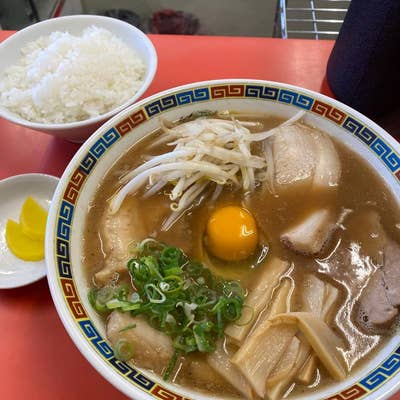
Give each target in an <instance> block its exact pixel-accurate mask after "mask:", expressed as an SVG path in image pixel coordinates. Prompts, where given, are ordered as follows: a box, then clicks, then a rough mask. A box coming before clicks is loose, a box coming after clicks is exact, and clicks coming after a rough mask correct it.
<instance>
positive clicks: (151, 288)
mask: <svg viewBox="0 0 400 400" xmlns="http://www.w3.org/2000/svg"><path fill="white" fill-rule="evenodd" d="M144 291H145V293H146V295H147V298H148V300H149V302H150V303H156V304H159V303H164V301H165V300H166V298H167V297H166V296H165V294H164V293H163V292H162V291H161V290H160V289H158V287H157V286H156V285H154V284H153V283H148V284H147V285H145V287H144Z"/></svg>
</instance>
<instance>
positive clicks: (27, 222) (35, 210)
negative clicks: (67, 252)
mask: <svg viewBox="0 0 400 400" xmlns="http://www.w3.org/2000/svg"><path fill="white" fill-rule="evenodd" d="M46 221H47V211H46V210H45V209H44V208H43V207H42V206H41V205H40V204H39V203H38V202H37V201H36V200H34V199H33V198H32V197H31V196H29V197H27V199H26V200H25V202H24V204H23V205H22V209H21V214H20V216H19V222H20V224H21V228H22V232H23V233H24V234H25V235H26V236H29V237H30V238H32V239H36V240H40V239H42V240H43V239H44V234H45V231H46Z"/></svg>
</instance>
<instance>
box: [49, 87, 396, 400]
mask: <svg viewBox="0 0 400 400" xmlns="http://www.w3.org/2000/svg"><path fill="white" fill-rule="evenodd" d="M226 98H248V99H261V100H265V101H272V102H279V103H282V104H286V105H290V106H295V107H297V108H299V109H303V110H307V111H309V112H311V113H314V114H317V115H319V116H321V117H322V118H326V119H327V120H329V121H330V122H332V123H334V124H336V125H338V126H340V127H342V128H343V130H344V132H348V134H350V135H353V136H354V137H356V138H357V139H358V140H360V141H361V142H363V143H364V144H365V145H366V146H368V147H369V149H370V150H371V151H372V152H373V153H374V154H375V155H376V156H377V157H378V158H379V159H380V160H381V161H382V163H383V164H384V165H385V166H386V167H387V168H388V169H389V171H391V173H392V174H393V176H395V177H396V179H397V180H398V181H399V182H400V156H399V154H397V153H396V152H395V150H394V149H393V148H391V146H390V145H389V144H388V143H387V142H385V141H384V140H383V139H382V138H381V137H380V136H379V135H378V134H377V133H376V132H374V131H373V130H371V128H369V127H367V126H365V125H364V124H363V123H362V122H361V121H360V120H358V119H357V118H356V117H355V116H354V115H350V114H347V113H346V112H344V111H343V110H340V109H338V108H336V107H334V106H332V105H330V104H328V103H325V102H323V101H321V100H317V99H314V98H313V97H312V96H310V95H308V94H307V95H306V94H305V93H301V92H300V91H299V92H297V91H294V90H289V89H282V88H279V87H274V86H273V85H264V84H261V83H260V84H258V83H252V84H248V85H246V84H240V83H234V84H227V85H221V84H216V85H212V86H204V87H197V88H195V89H186V90H183V91H181V92H176V93H173V94H168V95H165V96H164V97H159V98H158V99H156V100H152V101H151V102H148V103H147V104H144V105H143V106H142V107H141V108H140V109H136V110H135V111H134V112H133V113H132V114H130V115H128V116H127V117H126V118H125V119H123V120H122V121H119V122H118V123H117V124H116V125H115V126H114V127H112V128H110V129H109V130H108V131H107V132H105V133H104V134H103V135H102V136H101V137H100V138H99V139H97V141H96V142H95V143H94V144H93V145H92V146H91V147H90V150H89V151H88V152H87V153H86V154H84V155H83V156H82V158H81V160H80V162H79V165H78V166H77V168H76V170H75V171H74V172H73V173H72V175H71V177H70V179H69V181H68V183H67V185H66V186H65V190H64V193H63V196H62V200H61V203H60V206H59V210H58V215H57V220H56V228H57V229H56V238H55V257H56V265H57V273H58V278H59V282H60V288H61V290H62V293H63V296H64V300H65V304H66V305H67V307H68V309H69V310H70V313H71V315H72V317H73V319H74V320H75V322H76V324H77V326H78V327H79V329H80V331H81V332H82V334H83V335H84V336H85V337H86V339H87V340H88V342H89V343H91V345H92V346H93V348H94V349H95V350H96V352H97V353H98V354H99V355H100V356H101V357H102V358H103V359H104V360H105V361H106V362H108V363H109V365H110V366H111V367H112V368H113V369H114V370H115V371H117V372H118V373H119V374H120V375H122V376H124V377H125V378H126V379H127V380H128V381H130V382H131V383H132V384H134V385H135V386H137V387H138V388H140V389H141V390H143V391H145V392H147V393H149V394H150V395H152V396H153V397H154V398H158V399H161V400H188V399H186V398H183V397H182V396H180V395H178V394H176V393H174V392H171V391H170V390H168V389H166V388H165V387H163V386H161V385H160V384H159V383H156V382H154V381H153V380H151V379H150V378H148V377H147V376H145V375H143V374H142V373H140V372H139V371H137V370H136V369H134V368H133V367H131V366H130V365H128V364H127V363H125V362H122V361H119V360H117V359H116V358H115V356H114V352H113V350H112V348H111V347H110V345H109V344H108V343H107V341H106V339H104V338H103V337H102V336H101V335H100V334H99V332H98V330H97V329H96V328H95V326H94V324H93V323H92V321H91V320H90V319H88V317H87V315H88V314H87V312H86V310H85V308H84V306H83V304H82V302H81V300H80V298H79V294H78V292H77V290H76V286H75V283H74V278H73V273H72V269H71V258H70V236H71V230H72V224H73V217H74V208H75V204H76V202H77V199H78V197H79V193H80V191H81V190H82V188H83V187H84V185H85V183H86V181H87V177H88V176H89V175H90V173H91V171H92V170H93V168H94V167H95V165H96V163H97V161H98V160H99V159H100V158H101V157H102V156H103V155H104V154H106V153H107V151H108V150H109V149H110V148H111V147H112V146H113V144H114V143H116V142H117V141H118V140H119V139H120V138H121V137H122V136H124V135H126V134H128V133H129V132H131V131H132V130H133V129H134V128H135V127H137V126H138V125H139V124H141V123H143V122H145V121H146V120H148V119H150V118H153V117H155V116H158V115H159V114H160V113H162V112H164V111H166V110H170V109H172V108H175V107H183V106H186V105H190V104H193V103H198V102H204V104H205V108H207V105H206V104H207V101H208V100H213V99H226ZM399 370H400V347H399V348H397V350H396V351H394V352H393V353H392V354H391V355H390V356H389V357H388V358H387V359H386V360H385V361H384V362H383V363H382V364H381V365H379V366H377V367H376V368H375V369H374V370H373V371H371V372H369V373H368V374H367V375H366V376H365V377H364V378H363V379H361V380H360V381H359V382H357V383H355V384H353V385H352V386H351V387H349V388H347V389H345V390H343V391H342V392H340V393H337V394H335V395H333V396H331V397H329V398H328V399H326V400H356V399H362V398H364V397H365V396H367V395H369V394H371V393H372V392H374V391H375V390H377V389H378V388H379V387H381V386H382V385H383V384H384V383H385V382H387V381H388V380H389V379H391V378H393V377H394V376H395V375H396V374H397V373H398V372H399Z"/></svg>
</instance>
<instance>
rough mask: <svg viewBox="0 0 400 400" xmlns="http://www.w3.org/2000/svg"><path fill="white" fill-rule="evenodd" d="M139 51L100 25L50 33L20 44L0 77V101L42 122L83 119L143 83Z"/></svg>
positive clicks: (114, 103) (125, 97)
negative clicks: (17, 57) (75, 33)
mask: <svg viewBox="0 0 400 400" xmlns="http://www.w3.org/2000/svg"><path fill="white" fill-rule="evenodd" d="M144 75H145V65H144V63H143V61H142V60H141V59H140V57H139V56H138V54H137V53H136V52H135V51H134V50H133V49H132V48H130V47H129V46H127V45H126V44H125V43H124V42H123V41H122V40H120V39H119V38H117V37H116V36H114V35H113V34H112V33H111V32H109V31H107V30H106V29H103V28H98V27H95V26H92V27H90V28H87V29H85V30H84V31H83V33H82V35H81V36H73V35H71V34H70V33H67V32H53V33H52V34H50V35H49V36H43V37H40V38H39V39H37V40H35V41H33V42H30V43H29V44H28V45H27V46H26V47H25V48H23V49H22V57H21V59H20V60H19V61H18V63H17V64H16V65H14V66H12V67H10V68H8V69H7V70H6V71H5V73H4V75H3V76H2V77H1V79H0V104H1V105H2V106H4V107H6V108H8V109H9V110H10V111H12V112H14V113H16V114H18V115H19V116H21V117H22V118H24V119H26V120H28V121H32V122H41V123H65V122H72V121H82V120H85V119H88V118H92V117H96V116H98V115H101V114H104V113H106V112H108V111H110V110H111V109H113V108H115V107H117V106H118V105H120V104H122V103H124V102H125V101H126V100H128V99H129V98H130V97H131V96H133V95H134V94H135V93H136V92H137V91H138V89H139V88H140V86H141V85H142V83H143V78H144Z"/></svg>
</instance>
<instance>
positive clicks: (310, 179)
mask: <svg viewBox="0 0 400 400" xmlns="http://www.w3.org/2000/svg"><path fill="white" fill-rule="evenodd" d="M270 140H271V142H269V141H268V143H267V144H266V146H267V147H268V146H271V150H272V151H271V153H272V158H273V167H272V168H273V177H271V178H270V179H272V182H271V187H273V188H274V190H276V191H277V192H278V193H279V192H282V191H285V190H287V189H293V188H301V189H303V190H308V189H310V190H311V189H329V188H332V187H336V186H337V185H338V183H339V180H340V176H341V163H340V159H339V155H338V153H337V151H336V148H335V146H334V144H333V142H332V140H331V139H330V137H329V136H328V135H327V134H325V133H323V132H321V131H319V130H317V129H315V128H312V127H309V126H307V125H304V124H302V123H299V122H297V123H295V124H291V125H283V126H280V127H278V128H277V131H276V133H275V134H274V135H273V136H272V138H271V139H270ZM267 161H269V160H267Z"/></svg>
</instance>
